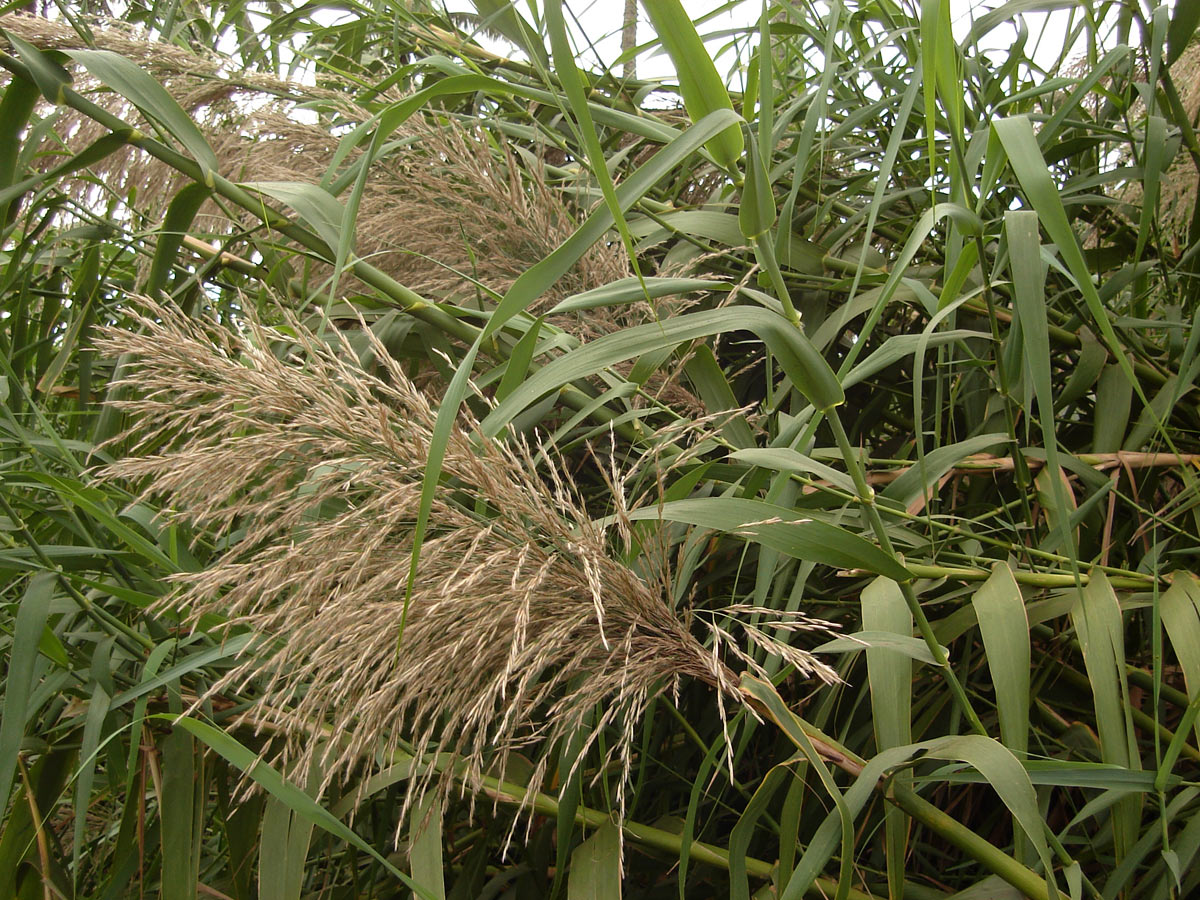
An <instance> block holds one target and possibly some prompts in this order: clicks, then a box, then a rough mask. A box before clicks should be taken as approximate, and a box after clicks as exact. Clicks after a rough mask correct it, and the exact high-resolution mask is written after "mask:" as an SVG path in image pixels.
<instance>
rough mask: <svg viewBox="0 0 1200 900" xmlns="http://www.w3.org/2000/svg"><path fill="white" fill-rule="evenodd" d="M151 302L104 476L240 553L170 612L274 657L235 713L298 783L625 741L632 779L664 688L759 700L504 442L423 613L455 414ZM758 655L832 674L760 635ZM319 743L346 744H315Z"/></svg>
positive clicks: (313, 339) (303, 350)
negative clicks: (694, 685) (246, 706)
mask: <svg viewBox="0 0 1200 900" xmlns="http://www.w3.org/2000/svg"><path fill="white" fill-rule="evenodd" d="M144 302H145V309H146V312H145V313H144V314H143V315H141V316H139V317H138V322H139V324H140V326H141V330H140V333H134V332H131V331H118V330H115V329H111V330H109V331H108V332H107V333H106V335H105V337H104V339H103V341H102V343H101V346H100V349H101V350H102V351H103V352H108V353H113V354H116V353H125V354H131V355H132V356H133V357H135V358H136V359H137V360H138V363H137V366H136V368H135V369H134V370H133V371H132V372H131V373H130V374H129V375H128V377H127V378H126V379H125V380H124V382H123V384H124V385H126V386H127V389H128V390H129V391H130V397H131V399H127V400H125V401H123V407H124V409H125V411H126V412H127V413H128V414H130V415H131V417H132V418H133V420H134V421H135V425H134V427H133V429H132V430H131V431H130V432H129V433H128V434H126V435H125V436H123V438H122V439H123V440H126V441H128V442H130V446H129V451H128V452H129V455H128V456H127V457H125V458H123V459H120V460H118V461H117V462H115V463H113V464H111V465H110V466H109V467H108V468H107V469H106V470H105V472H104V476H105V477H108V478H121V479H131V480H133V481H135V482H138V483H140V484H141V485H143V489H144V494H145V495H154V496H155V497H157V498H159V499H161V500H162V501H164V502H165V504H166V505H167V506H168V508H169V509H171V510H173V511H174V513H173V514H175V515H179V516H181V517H183V518H184V519H186V520H188V521H190V522H191V523H192V524H194V525H195V526H196V527H198V528H200V529H204V530H207V531H211V532H217V533H222V534H228V533H230V532H231V531H232V530H233V529H235V528H236V529H239V530H240V537H239V539H237V540H236V541H232V542H230V543H229V544H228V548H227V549H225V550H224V551H223V552H221V553H219V554H218V555H217V556H216V558H215V559H213V560H211V561H210V563H209V564H208V565H207V566H206V568H204V569H203V570H202V571H199V572H195V573H186V574H182V575H180V576H178V579H177V580H178V585H177V589H176V590H175V591H174V592H173V593H172V594H171V595H170V597H169V599H168V600H167V601H166V603H167V604H168V605H169V606H170V607H171V608H172V609H174V610H176V611H178V612H179V613H180V614H181V616H182V617H183V618H184V620H185V621H186V622H188V623H191V624H193V625H194V624H196V623H197V622H198V621H199V620H200V618H201V617H203V616H208V615H215V616H218V617H221V618H222V619H224V620H225V621H226V622H227V626H226V628H227V629H228V630H230V631H233V630H237V629H246V628H248V629H250V630H251V632H253V633H254V634H255V635H257V636H258V638H257V639H256V640H255V641H254V642H253V643H252V644H251V645H250V646H249V647H248V648H247V650H246V651H245V652H244V655H243V657H242V658H241V660H240V661H239V664H238V665H237V666H236V667H235V668H234V669H233V670H232V671H231V672H230V673H229V674H228V675H226V676H225V677H224V678H223V679H222V680H221V681H220V682H219V683H218V684H216V685H215V686H214V687H213V691H214V692H216V691H222V690H241V689H244V688H246V687H247V686H248V685H250V684H251V683H253V684H254V685H255V688H254V694H255V696H257V697H258V698H259V702H258V705H257V707H256V708H255V709H253V710H252V711H251V712H250V713H249V714H248V718H249V719H251V720H253V721H255V722H257V723H258V724H259V725H260V726H262V727H269V728H271V729H272V730H281V731H283V732H284V733H287V734H291V735H295V736H296V738H295V739H294V740H292V741H291V742H290V743H289V744H288V747H287V749H286V751H285V755H286V757H287V759H286V762H288V764H289V765H295V766H302V767H304V768H305V769H308V770H311V769H309V767H310V766H312V765H314V764H315V765H316V766H317V768H318V770H320V771H324V772H325V773H326V778H327V780H332V778H333V777H335V774H336V773H338V772H346V771H348V770H351V769H354V768H355V767H356V766H358V765H359V764H360V763H361V762H362V761H363V760H364V759H366V760H370V759H375V760H387V759H390V758H392V754H393V752H394V751H396V750H397V749H400V750H406V751H408V752H411V753H412V754H413V756H414V757H415V758H416V759H417V760H421V761H426V762H432V761H434V760H437V759H445V758H446V757H444V756H439V754H446V753H449V754H453V755H454V756H456V757H458V758H460V759H461V760H463V766H455V767H453V768H454V769H455V772H454V774H455V777H458V778H462V779H463V780H464V783H465V785H466V786H467V787H468V788H471V787H478V786H479V783H480V778H481V776H483V775H484V774H485V773H486V774H494V775H499V776H501V777H503V774H504V772H505V768H506V762H507V760H508V758H509V755H510V754H512V753H513V752H514V751H517V750H519V749H521V748H526V747H529V746H530V745H533V744H538V745H541V746H543V747H545V746H548V745H553V744H554V743H555V742H557V741H560V740H562V739H564V738H566V737H567V736H570V735H574V734H576V733H578V731H579V729H581V728H584V729H585V731H586V733H588V734H591V735H592V736H593V739H594V737H595V736H596V735H598V734H599V733H600V732H601V731H603V730H604V729H606V728H608V727H609V726H612V727H613V728H615V730H616V732H617V734H618V735H619V739H617V740H616V741H613V742H611V744H610V745H609V748H608V750H607V758H606V759H605V760H604V761H603V762H604V763H605V764H608V763H611V762H613V761H618V762H619V763H620V764H621V765H622V766H623V768H624V771H625V772H626V774H627V773H628V770H629V766H630V762H631V756H630V755H631V752H632V749H631V748H632V743H633V727H634V723H636V721H637V720H638V718H639V717H640V715H641V714H642V712H643V711H644V710H645V707H646V705H647V703H648V702H649V700H650V699H651V698H652V697H654V696H655V695H656V694H657V693H659V692H660V691H662V690H663V689H664V688H667V687H670V686H671V685H672V684H673V683H675V682H677V680H678V679H679V678H681V677H693V678H698V679H701V680H703V681H704V682H707V683H709V684H711V685H713V686H714V687H715V688H716V689H717V693H718V698H719V699H720V701H721V702H722V703H723V702H724V700H723V698H724V697H725V696H731V697H735V698H736V697H737V696H738V691H737V679H736V676H735V674H734V673H733V672H732V671H731V670H730V669H729V668H727V666H726V665H725V664H724V663H723V662H722V660H721V657H720V655H718V654H717V653H715V652H714V650H715V649H716V648H715V647H714V648H712V649H706V648H705V647H704V646H702V645H701V643H700V642H699V641H698V640H697V639H696V637H695V636H694V635H693V634H692V633H691V632H690V630H689V628H688V625H687V623H686V622H685V621H682V620H681V619H680V617H679V615H678V614H677V613H676V611H675V610H674V609H673V608H672V607H671V605H670V604H669V603H668V602H667V600H666V599H665V598H664V594H663V590H662V588H661V587H652V586H651V585H650V584H648V583H647V582H646V581H644V580H643V579H642V578H640V577H638V575H636V574H635V573H634V572H633V571H632V570H631V569H630V568H629V567H627V566H626V565H624V564H623V563H621V562H619V561H617V560H615V559H614V558H613V557H612V555H610V553H609V551H608V546H607V543H606V536H605V534H603V533H601V531H600V529H599V528H598V527H597V526H595V525H594V524H593V523H592V520H591V518H590V517H589V515H588V514H587V512H586V510H585V509H584V508H583V505H582V502H581V501H580V499H579V497H578V495H577V493H576V491H575V490H574V489H573V487H572V484H571V483H570V481H569V480H568V478H567V476H566V475H565V474H564V473H562V472H561V471H560V470H559V469H557V468H556V467H555V466H554V465H553V463H552V462H551V461H550V460H549V458H548V457H549V456H550V454H547V453H544V452H543V453H541V454H538V457H537V458H536V459H535V456H534V454H533V453H531V452H530V451H529V450H528V448H526V447H525V446H524V445H522V444H521V443H520V442H518V441H515V440H513V441H509V442H507V443H503V442H498V441H493V440H488V439H485V438H483V437H482V436H481V435H480V434H479V432H478V430H477V423H475V422H474V421H473V420H471V419H470V418H469V417H466V416H463V417H462V418H461V419H460V420H459V422H458V423H457V426H456V427H455V428H454V430H453V431H452V433H451V435H450V439H449V443H448V446H447V448H446V453H445V460H444V463H443V484H442V488H441V489H440V490H439V491H438V493H437V496H436V499H435V501H434V506H433V514H432V518H431V531H430V533H429V535H428V537H427V539H426V541H425V543H424V545H423V547H422V549H421V553H420V555H419V565H418V567H417V570H416V579H415V583H414V587H413V591H412V595H411V598H410V599H409V600H408V601H406V586H407V583H408V578H409V569H410V562H411V550H412V541H413V529H414V526H415V523H416V520H417V515H418V509H419V504H420V500H421V491H422V483H423V477H424V471H425V462H426V460H427V459H428V456H429V446H430V441H431V439H432V432H433V427H434V423H435V418H436V412H435V410H434V409H433V408H432V407H431V406H430V403H429V400H428V398H427V396H426V395H425V394H423V393H422V392H421V391H420V390H418V389H417V388H416V387H414V385H413V384H412V383H411V382H410V381H409V380H408V379H407V378H406V376H405V374H404V372H403V371H402V370H401V368H400V366H399V364H398V363H396V362H395V361H394V360H393V359H392V358H391V357H389V356H388V354H387V353H386V352H385V351H384V349H383V347H382V346H379V345H378V343H375V346H374V348H373V349H374V351H375V355H376V358H377V359H378V360H379V364H380V371H379V373H378V374H371V373H368V372H366V371H364V370H363V369H362V368H361V367H360V366H359V365H358V363H357V358H356V356H355V355H354V354H353V353H352V352H350V348H349V346H348V344H347V342H346V341H345V339H344V337H343V336H342V335H341V334H340V333H339V332H336V331H334V332H332V334H333V337H332V338H331V340H330V341H323V340H321V339H320V338H318V336H316V335H315V334H313V333H311V332H309V331H307V330H305V329H304V328H303V327H302V326H301V325H300V324H299V322H298V321H297V320H296V319H295V318H294V317H291V316H285V319H286V333H285V332H284V331H276V330H271V329H268V328H266V327H264V326H262V325H261V324H257V323H255V322H251V323H249V325H248V326H247V331H246V333H245V334H243V335H238V334H235V333H233V332H232V331H230V330H229V329H227V328H223V327H219V326H215V325H212V324H205V323H203V322H201V321H199V320H197V319H195V318H187V317H185V316H183V315H182V314H180V313H177V312H173V311H171V310H168V309H166V308H163V307H161V306H157V305H155V304H154V303H152V302H149V301H144ZM364 332H365V334H366V335H367V336H368V340H372V341H373V338H372V337H371V334H370V331H369V329H364ZM611 477H613V478H614V479H617V480H619V478H618V476H617V475H616V474H615V473H614V474H613V475H612V476H611ZM402 620H404V621H405V625H404V629H403V635H402V639H401V640H400V642H399V644H398V643H397V638H398V636H399V635H400V627H401V621H402ZM753 639H754V641H755V642H756V643H758V644H760V645H761V646H764V647H767V649H769V650H771V651H772V652H782V650H781V649H780V648H786V650H787V654H788V655H787V657H786V658H787V659H788V661H789V662H793V663H797V662H799V663H800V664H801V665H802V666H803V668H802V671H805V672H806V673H810V674H816V675H818V676H820V677H829V676H831V674H832V673H830V672H829V670H828V669H827V668H826V667H824V666H822V665H821V664H820V663H817V662H816V661H815V660H814V659H813V658H812V657H809V656H807V655H806V654H803V653H802V652H801V651H797V650H793V649H792V648H790V647H787V645H786V644H784V643H780V642H778V641H772V640H771V639H770V638H769V637H768V636H767V635H766V634H765V633H763V632H762V631H761V630H756V631H755V633H754V635H753ZM764 642H766V643H764ZM717 643H720V642H717ZM736 655H737V657H738V658H740V659H743V660H744V659H746V658H748V657H747V656H746V654H744V653H739V654H736ZM793 657H797V658H796V659H793ZM317 723H322V724H325V725H328V726H329V727H330V729H331V734H332V735H333V736H334V739H333V740H331V741H330V742H327V743H318V742H314V741H312V740H311V738H310V737H309V736H310V735H311V734H312V731H313V726H314V725H315V724H317ZM585 726H586V728H585ZM590 744H591V740H589V741H588V742H587V745H588V746H590ZM585 749H587V747H585ZM535 755H536V756H537V757H538V758H540V759H541V760H542V762H540V763H539V764H538V765H537V766H536V769H535V771H534V773H533V777H532V779H531V780H530V781H529V790H530V792H531V793H530V796H531V797H532V792H533V791H535V790H538V789H540V788H541V787H542V786H543V783H544V782H545V781H546V779H547V777H548V776H549V775H550V774H552V773H550V772H548V771H547V765H548V763H547V760H548V759H549V758H550V757H551V754H547V753H541V754H535ZM581 758H582V754H581ZM416 770H417V772H418V774H417V775H416V776H415V777H413V778H411V779H410V780H409V782H408V788H407V791H408V792H407V796H406V803H405V806H406V809H407V808H410V807H411V806H412V804H413V803H415V802H417V801H419V800H420V799H421V798H422V797H423V796H424V795H425V794H426V792H428V791H429V790H430V789H436V790H439V791H445V790H448V789H449V787H450V784H451V774H452V772H451V767H448V766H440V767H439V766H437V765H427V766H423V767H416ZM557 774H559V775H560V776H562V775H565V774H566V773H557ZM624 781H625V779H622V784H621V789H620V793H619V796H618V801H619V803H622V802H623V796H624ZM402 818H403V816H402Z"/></svg>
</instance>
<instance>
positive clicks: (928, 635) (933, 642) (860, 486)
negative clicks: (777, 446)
mask: <svg viewBox="0 0 1200 900" xmlns="http://www.w3.org/2000/svg"><path fill="white" fill-rule="evenodd" d="M825 412H826V419H827V420H828V421H829V425H830V427H831V428H832V429H833V434H834V437H835V438H836V439H837V443H838V449H840V450H841V452H842V457H843V459H844V460H845V462H846V468H847V470H848V471H849V472H850V477H851V478H852V479H853V480H854V487H855V489H856V490H857V491H858V499H859V503H860V504H861V506H862V508H863V509H864V510H865V511H866V514H867V519H868V521H870V523H871V529H872V530H873V531H874V532H875V538H876V540H878V541H879V546H880V548H881V549H882V550H883V552H884V553H886V554H888V555H889V556H891V557H892V558H893V559H895V560H897V561H899V560H900V555H899V554H898V553H896V550H895V548H894V547H893V546H892V539H891V538H890V537H888V533H887V528H886V526H885V525H884V524H883V517H882V516H880V514H879V507H878V506H877V505H876V503H875V491H874V490H873V489H872V488H871V485H869V484H868V483H867V476H866V471H865V470H864V468H863V465H862V462H861V461H860V460H859V458H858V455H857V454H856V453H855V452H854V448H853V446H851V444H850V438H849V436H848V435H847V434H846V429H845V427H844V426H843V425H842V419H841V417H840V416H839V415H838V414H837V410H835V409H828V410H826V411H825ZM914 574H915V573H914ZM898 584H899V585H900V592H901V593H902V594H903V595H904V602H905V603H907V604H908V609H909V611H910V612H911V613H912V617H913V621H915V622H916V623H917V630H918V631H920V632H921V637H922V638H923V639H924V640H925V644H926V646H927V647H929V652H930V653H931V654H932V655H933V660H934V663H935V664H936V665H937V666H939V667H940V668H941V670H942V675H943V677H945V679H946V683H947V684H948V685H950V691H951V692H952V693H953V694H954V699H955V700H956V701H957V702H958V705H959V707H960V708H961V709H962V712H963V715H965V716H966V717H967V722H968V723H970V725H971V730H972V731H974V732H975V733H976V734H981V735H983V736H984V737H986V736H987V729H986V728H984V727H983V722H982V721H980V719H979V716H978V715H977V714H976V712H975V710H974V709H973V708H972V707H971V701H970V700H969V699H968V698H967V692H966V690H965V689H964V688H963V686H962V683H961V682H960V681H959V680H958V676H957V675H955V674H954V670H953V669H952V668H951V667H950V660H949V658H948V657H947V656H946V653H945V651H944V650H943V649H942V645H941V644H939V643H938V640H937V637H936V636H935V635H934V633H933V627H932V626H931V625H930V624H929V619H928V618H927V617H926V615H925V610H924V609H922V608H921V602H920V601H919V600H918V599H917V593H916V591H914V590H913V586H912V580H911V579H909V580H908V581H902V582H898Z"/></svg>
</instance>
